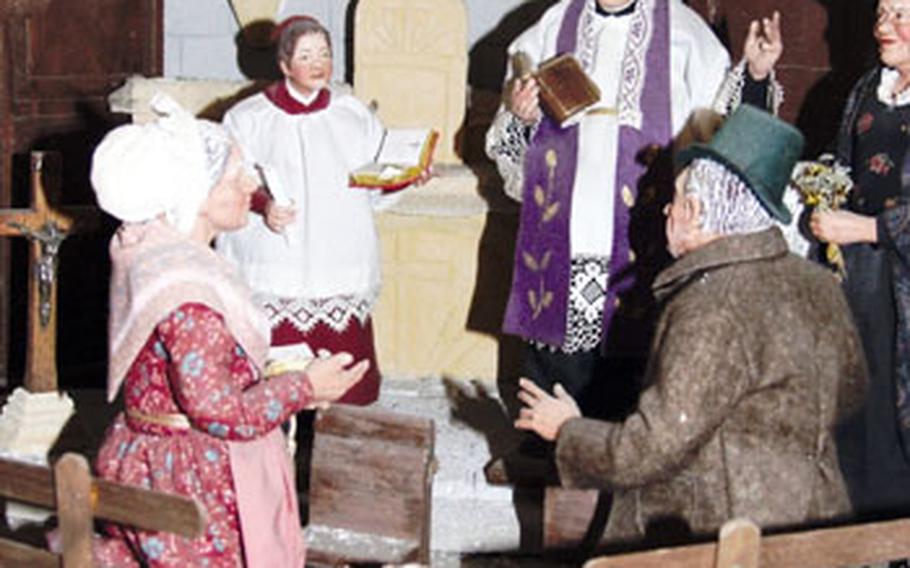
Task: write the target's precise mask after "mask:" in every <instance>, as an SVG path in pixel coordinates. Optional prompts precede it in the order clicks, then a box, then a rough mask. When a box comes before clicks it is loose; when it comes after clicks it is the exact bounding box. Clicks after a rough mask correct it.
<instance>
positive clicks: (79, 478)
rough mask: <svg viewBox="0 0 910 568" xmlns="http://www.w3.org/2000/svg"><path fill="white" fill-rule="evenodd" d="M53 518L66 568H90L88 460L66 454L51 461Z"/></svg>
mask: <svg viewBox="0 0 910 568" xmlns="http://www.w3.org/2000/svg"><path fill="white" fill-rule="evenodd" d="M54 486H55V487H56V492H57V520H58V522H59V526H60V539H61V543H62V545H63V565H64V566H66V568H92V477H91V474H89V469H88V461H86V459H85V458H84V457H82V456H80V455H78V454H66V455H64V456H63V457H62V458H60V459H59V460H57V463H56V464H54Z"/></svg>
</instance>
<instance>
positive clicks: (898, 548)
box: [761, 519, 910, 568]
mask: <svg viewBox="0 0 910 568" xmlns="http://www.w3.org/2000/svg"><path fill="white" fill-rule="evenodd" d="M899 558H910V519H901V520H897V521H883V522H878V523H866V524H862V525H852V526H844V527H834V528H827V529H816V530H811V531H803V532H798V533H786V534H780V535H772V536H767V537H765V538H763V539H762V542H761V565H762V566H774V567H780V568H827V567H829V566H853V565H862V564H874V563H876V562H887V561H889V560H894V559H899Z"/></svg>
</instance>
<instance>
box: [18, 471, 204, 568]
mask: <svg viewBox="0 0 910 568" xmlns="http://www.w3.org/2000/svg"><path fill="white" fill-rule="evenodd" d="M0 497H3V498H5V499H8V500H11V501H19V502H22V503H27V504H30V505H37V506H39V507H46V508H49V509H56V510H57V517H58V524H59V528H60V536H61V542H62V546H63V554H62V555H61V556H62V561H63V566H64V567H66V568H89V567H91V566H92V551H91V540H92V529H93V520H94V519H95V518H98V519H103V520H106V521H112V522H116V523H121V524H125V525H130V526H134V527H136V528H139V529H143V530H150V531H166V532H171V533H175V534H179V535H181V536H186V537H196V536H198V535H200V534H202V532H203V530H204V529H205V523H206V519H205V512H204V511H203V509H202V507H201V506H200V505H199V504H198V503H197V502H196V501H195V500H193V499H188V498H186V497H180V496H177V495H172V494H168V493H161V492H158V491H150V490H148V489H141V488H138V487H129V486H126V485H120V484H117V483H112V482H110V481H105V480H103V479H95V478H92V476H91V474H90V471H89V465H88V461H86V459H85V458H84V457H82V456H81V455H79V454H74V453H67V454H64V455H63V457H61V458H60V459H59V460H57V463H56V464H54V469H53V471H51V469H49V468H47V467H45V466H41V465H35V464H28V463H22V462H17V461H13V460H7V459H0ZM60 560H61V557H60V556H57V555H55V554H52V553H50V552H48V551H46V550H41V549H38V548H34V547H31V546H28V545H24V544H21V543H17V542H15V541H12V540H9V539H0V566H25V565H28V566H30V567H32V568H43V567H45V566H47V567H51V566H53V567H57V566H59V565H60Z"/></svg>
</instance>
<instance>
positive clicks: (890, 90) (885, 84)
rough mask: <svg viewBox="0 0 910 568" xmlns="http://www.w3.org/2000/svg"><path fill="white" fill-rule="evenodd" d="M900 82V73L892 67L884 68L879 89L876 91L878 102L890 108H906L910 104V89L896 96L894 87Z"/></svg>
mask: <svg viewBox="0 0 910 568" xmlns="http://www.w3.org/2000/svg"><path fill="white" fill-rule="evenodd" d="M899 80H900V73H898V72H897V70H895V69H892V68H890V67H885V68H883V69H882V77H881V80H880V81H879V83H878V89H877V90H876V94H877V95H878V100H880V101H881V102H883V103H885V104H886V105H888V106H904V105H907V104H910V88H905V89H904V90H903V91H901V92H899V93H897V94H896V95H895V94H894V87H895V86H896V85H897V82H898V81H899Z"/></svg>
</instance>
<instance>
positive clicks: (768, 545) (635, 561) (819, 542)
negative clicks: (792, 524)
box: [585, 519, 910, 568]
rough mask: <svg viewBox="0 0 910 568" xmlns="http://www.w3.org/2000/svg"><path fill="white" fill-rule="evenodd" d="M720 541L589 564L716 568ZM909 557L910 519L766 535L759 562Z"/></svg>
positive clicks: (784, 565) (797, 567) (805, 566)
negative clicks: (718, 542)
mask: <svg viewBox="0 0 910 568" xmlns="http://www.w3.org/2000/svg"><path fill="white" fill-rule="evenodd" d="M717 555H718V546H717V543H715V542H708V543H704V544H695V545H689V546H682V547H676V548H661V549H658V550H649V551H644V552H633V553H628V554H618V555H613V556H603V557H600V558H594V559H592V560H589V561H588V562H587V563H585V568H620V567H626V566H635V567H636V568H713V567H714V565H715V559H716V558H717ZM899 558H910V519H901V520H897V521H883V522H878V523H865V524H861V525H849V526H841V527H832V528H823V529H815V530H809V531H801V532H792V533H784V534H777V535H772V536H766V537H764V538H762V539H761V557H760V562H759V566H773V567H774V568H829V567H831V566H860V565H864V564H874V563H876V562H887V561H889V560H894V559H899Z"/></svg>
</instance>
